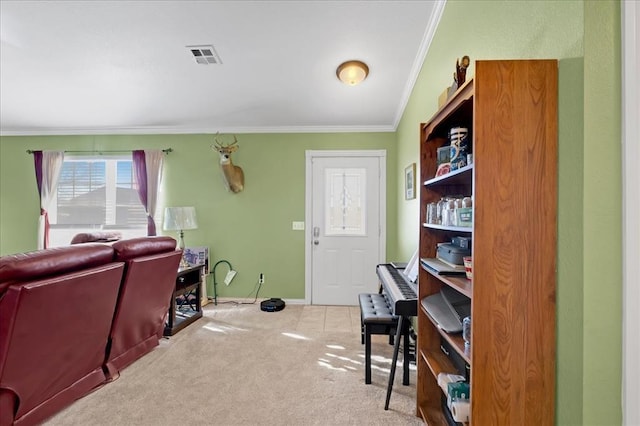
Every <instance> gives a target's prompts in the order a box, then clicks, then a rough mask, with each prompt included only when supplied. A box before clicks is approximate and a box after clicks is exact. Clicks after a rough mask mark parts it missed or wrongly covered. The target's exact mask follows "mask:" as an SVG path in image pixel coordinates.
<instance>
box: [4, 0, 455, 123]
mask: <svg viewBox="0 0 640 426" xmlns="http://www.w3.org/2000/svg"><path fill="white" fill-rule="evenodd" d="M443 7H444V0H434V1H328V0H325V1H148V0H147V1H122V0H116V1H89V0H87V1H9V0H2V1H0V39H1V46H0V133H1V134H4V135H12V134H14V135H15V134H22V135H28V134H101V133H102V134H122V133H215V132H217V131H220V132H234V133H251V132H254V133H255V132H261V133H268V132H328V131H340V132H345V131H346V132H348V131H393V130H395V128H396V126H397V124H398V120H399V119H400V117H401V115H402V112H403V110H404V107H405V105H406V102H407V98H408V96H409V94H410V92H411V89H412V87H413V84H414V82H415V78H416V76H417V74H418V72H419V71H420V67H421V65H422V61H423V58H424V55H425V54H426V50H427V48H428V45H429V43H430V41H431V37H432V35H433V32H434V31H435V27H436V26H437V23H438V21H439V19H440V14H441V13H442V9H443ZM201 44H212V45H213V46H214V47H215V49H216V51H217V53H218V55H219V56H220V58H221V60H222V64H219V65H199V64H196V62H195V60H194V58H193V57H192V55H191V53H190V52H189V50H188V49H187V48H186V47H185V46H187V45H201ZM350 59H359V60H362V61H364V62H366V63H367V64H368V65H369V68H370V74H369V78H368V79H367V80H365V81H364V82H363V83H362V84H360V85H358V86H354V87H351V86H347V85H344V84H342V83H340V82H339V81H338V79H337V78H336V75H335V70H336V67H337V66H338V65H339V64H340V63H341V62H343V61H345V60H350Z"/></svg>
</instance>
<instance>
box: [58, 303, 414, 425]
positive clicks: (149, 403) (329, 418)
mask: <svg viewBox="0 0 640 426" xmlns="http://www.w3.org/2000/svg"><path fill="white" fill-rule="evenodd" d="M359 330H360V317H359V310H358V308H357V307H325V306H302V305H288V306H287V307H286V308H285V309H284V310H283V311H280V312H262V311H260V309H259V305H258V304H255V305H238V306H236V305H232V304H219V305H218V306H214V305H212V304H209V305H207V306H205V308H204V317H203V318H201V319H199V320H198V321H196V322H194V323H193V324H191V325H190V326H188V327H187V328H185V329H184V330H182V331H180V332H179V333H177V334H176V335H175V336H173V337H171V338H170V339H163V340H162V342H161V343H160V346H159V347H157V348H156V349H155V350H153V351H152V352H151V353H149V354H147V355H146V356H144V357H143V358H141V359H140V360H138V361H137V362H135V363H134V364H132V365H131V366H130V367H128V368H126V369H125V370H124V371H123V372H122V374H121V376H120V378H119V379H117V380H116V381H114V382H112V383H109V384H107V385H105V386H103V387H102V388H100V389H98V390H97V391H95V392H93V393H92V394H90V395H88V396H86V397H84V398H82V399H80V400H78V401H76V402H75V403H74V404H73V405H72V406H70V407H68V408H67V409H66V410H64V411H62V412H60V413H59V414H57V415H56V416H54V417H52V418H51V419H49V421H48V422H47V423H46V424H47V425H177V424H200V425H267V424H269V425H365V424H366V425H420V424H422V422H421V421H420V420H419V419H418V418H417V417H415V415H414V414H415V393H416V387H415V381H416V377H415V366H413V365H412V370H411V385H410V386H402V377H401V376H402V370H401V364H398V368H397V370H396V372H397V374H396V381H395V385H394V389H393V394H392V396H391V403H390V407H389V410H388V411H385V410H384V401H385V396H386V388H387V380H388V372H389V367H390V360H391V356H392V354H393V347H392V346H390V345H389V344H388V343H387V338H386V337H385V336H374V343H373V345H372V352H373V354H374V356H373V358H372V359H373V361H372V362H373V369H372V384H370V385H365V384H364V346H363V345H361V344H360V334H359Z"/></svg>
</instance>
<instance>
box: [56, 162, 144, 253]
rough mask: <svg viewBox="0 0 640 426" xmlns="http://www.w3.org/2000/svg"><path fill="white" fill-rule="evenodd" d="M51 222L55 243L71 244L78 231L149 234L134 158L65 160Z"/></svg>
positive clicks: (125, 234) (129, 234)
mask: <svg viewBox="0 0 640 426" xmlns="http://www.w3.org/2000/svg"><path fill="white" fill-rule="evenodd" d="M49 221H50V223H51V231H50V241H51V245H52V246H54V245H67V244H69V241H70V240H71V238H73V235H75V234H76V233H80V232H90V231H92V230H94V231H95V230H112V231H113V230H115V231H119V232H121V233H122V234H123V237H124V236H127V237H134V236H143V235H146V230H147V216H146V213H145V210H144V207H143V206H142V204H141V202H140V198H139V197H138V193H137V186H136V182H135V181H134V178H133V162H132V160H131V157H130V156H128V157H115V158H114V157H110V158H103V157H102V156H101V157H99V158H68V159H65V161H64V163H63V165H62V170H61V172H60V180H59V182H58V190H57V194H56V199H55V200H54V202H53V207H52V208H50V209H49Z"/></svg>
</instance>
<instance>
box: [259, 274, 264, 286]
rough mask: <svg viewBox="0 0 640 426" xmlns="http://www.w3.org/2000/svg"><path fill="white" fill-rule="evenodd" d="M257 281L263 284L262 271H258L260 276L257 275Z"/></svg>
mask: <svg viewBox="0 0 640 426" xmlns="http://www.w3.org/2000/svg"><path fill="white" fill-rule="evenodd" d="M258 283H259V284H264V274H263V273H262V272H260V276H259V277H258Z"/></svg>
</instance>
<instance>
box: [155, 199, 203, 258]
mask: <svg viewBox="0 0 640 426" xmlns="http://www.w3.org/2000/svg"><path fill="white" fill-rule="evenodd" d="M162 228H163V229H164V230H165V231H180V234H179V235H180V239H179V241H178V247H179V248H180V250H182V251H183V255H182V260H181V261H180V269H182V268H187V267H189V264H188V263H187V261H186V259H185V258H184V231H185V230H188V229H198V220H197V219H196V209H195V207H167V208H165V210H164V225H163V226H162Z"/></svg>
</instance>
